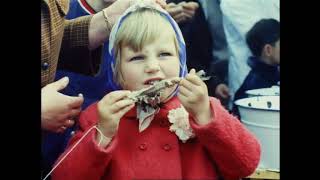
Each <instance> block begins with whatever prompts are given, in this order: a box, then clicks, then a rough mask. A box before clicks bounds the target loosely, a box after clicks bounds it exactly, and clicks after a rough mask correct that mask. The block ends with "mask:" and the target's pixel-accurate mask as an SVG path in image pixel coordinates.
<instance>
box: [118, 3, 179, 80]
mask: <svg viewBox="0 0 320 180" xmlns="http://www.w3.org/2000/svg"><path fill="white" fill-rule="evenodd" d="M163 31H166V32H168V33H170V34H172V38H173V39H174V44H175V47H176V53H177V54H178V53H179V45H178V41H177V37H176V33H175V31H174V29H173V27H172V25H171V24H170V22H169V21H168V20H167V18H166V17H165V16H163V15H161V14H160V13H159V12H158V11H156V10H154V9H149V8H141V9H139V10H137V11H134V12H132V13H131V14H129V15H128V17H126V18H125V19H124V20H123V22H122V24H121V26H120V27H119V29H118V32H117V34H116V38H115V43H114V50H115V51H114V53H115V57H116V62H115V69H114V71H113V77H114V82H116V83H117V84H118V85H120V86H122V85H123V77H122V74H121V69H120V60H121V57H120V54H121V47H123V46H124V45H128V46H130V47H131V48H132V49H133V50H134V51H141V50H142V48H143V46H144V45H147V44H149V43H152V42H153V41H154V40H156V39H157V38H159V35H160V34H161V32H163Z"/></svg>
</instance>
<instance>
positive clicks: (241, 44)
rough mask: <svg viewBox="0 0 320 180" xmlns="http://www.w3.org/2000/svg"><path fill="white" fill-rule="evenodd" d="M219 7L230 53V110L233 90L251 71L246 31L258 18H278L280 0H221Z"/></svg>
mask: <svg viewBox="0 0 320 180" xmlns="http://www.w3.org/2000/svg"><path fill="white" fill-rule="evenodd" d="M220 8H221V11H222V15H223V26H224V30H225V35H226V39H227V44H228V49H229V53H230V58H229V67H228V83H229V90H230V95H231V100H230V101H229V102H230V103H229V108H230V109H231V108H232V105H233V103H232V102H233V99H234V96H235V92H236V91H237V90H238V89H239V87H240V86H241V84H242V83H243V81H244V79H245V77H246V76H247V75H248V73H249V71H250V67H249V66H248V64H247V59H248V57H249V56H251V55H252V54H251V52H250V50H249V48H248V46H247V44H246V38H245V34H246V33H247V32H248V31H249V29H251V28H252V26H253V25H254V24H255V23H256V22H258V21H259V20H261V19H264V18H273V19H276V20H278V21H280V19H279V15H280V4H279V0H267V1H266V0H241V1H238V0H221V4H220Z"/></svg>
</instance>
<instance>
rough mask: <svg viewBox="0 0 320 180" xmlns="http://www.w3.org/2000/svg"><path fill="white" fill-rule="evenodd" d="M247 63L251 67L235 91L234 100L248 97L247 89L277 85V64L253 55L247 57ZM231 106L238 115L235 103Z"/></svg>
mask: <svg viewBox="0 0 320 180" xmlns="http://www.w3.org/2000/svg"><path fill="white" fill-rule="evenodd" d="M248 65H249V66H250V67H251V71H250V72H249V74H248V75H247V77H246V79H245V80H244V81H243V83H242V85H241V87H240V88H239V89H238V91H237V92H236V94H235V97H234V101H236V100H238V99H242V98H246V97H248V95H247V94H246V91H247V90H251V89H260V88H269V87H271V86H274V85H277V83H278V82H279V81H280V71H279V69H278V66H272V65H268V64H265V63H264V62H262V60H260V59H259V58H257V57H254V56H252V57H249V59H248ZM233 107H234V108H233V112H234V113H235V114H236V115H239V113H238V110H237V107H236V105H234V106H233Z"/></svg>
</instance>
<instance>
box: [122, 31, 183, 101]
mask: <svg viewBox="0 0 320 180" xmlns="http://www.w3.org/2000/svg"><path fill="white" fill-rule="evenodd" d="M158 37H159V38H156V39H155V40H154V41H153V42H151V43H149V44H145V45H144V47H142V49H141V51H134V50H133V49H132V48H131V47H130V46H128V45H123V46H121V51H120V52H121V55H120V57H121V62H120V71H121V74H122V78H123V83H122V84H121V85H122V87H123V89H127V90H140V89H142V88H146V87H148V86H150V85H151V84H152V83H154V82H156V81H160V80H163V79H168V78H172V77H178V76H179V67H180V63H179V55H178V54H177V50H176V46H175V43H174V39H173V38H174V37H173V36H172V35H170V33H167V32H162V33H161V34H160V35H159V36H158ZM174 88H175V86H174V87H172V88H167V89H165V90H164V93H163V94H162V96H161V100H164V99H165V98H167V97H168V96H169V95H170V94H171V93H172V91H173V90H174Z"/></svg>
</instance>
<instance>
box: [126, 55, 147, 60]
mask: <svg viewBox="0 0 320 180" xmlns="http://www.w3.org/2000/svg"><path fill="white" fill-rule="evenodd" d="M143 58H144V56H134V57H132V58H131V59H130V60H129V61H139V60H143Z"/></svg>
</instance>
